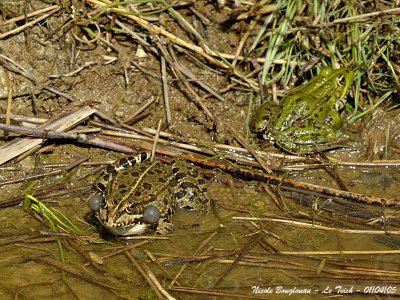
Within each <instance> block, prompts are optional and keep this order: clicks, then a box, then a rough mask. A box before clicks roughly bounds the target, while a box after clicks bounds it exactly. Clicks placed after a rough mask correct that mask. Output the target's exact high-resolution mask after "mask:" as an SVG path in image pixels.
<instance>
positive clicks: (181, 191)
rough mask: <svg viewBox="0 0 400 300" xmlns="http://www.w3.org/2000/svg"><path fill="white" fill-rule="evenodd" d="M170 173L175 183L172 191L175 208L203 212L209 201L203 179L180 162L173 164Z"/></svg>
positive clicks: (190, 167) (195, 171)
mask: <svg viewBox="0 0 400 300" xmlns="http://www.w3.org/2000/svg"><path fill="white" fill-rule="evenodd" d="M172 172H173V173H174V176H175V179H176V181H177V184H176V186H175V187H174V191H173V195H174V198H175V200H176V203H177V206H178V207H179V208H183V209H189V210H200V211H203V210H205V208H206V207H207V205H208V202H209V200H208V197H207V195H206V191H207V188H206V187H205V184H206V180H205V179H204V177H203V176H202V175H201V174H200V173H199V172H198V171H197V170H196V169H195V168H194V167H192V166H190V165H187V164H186V163H184V162H182V161H176V162H174V164H173V166H172Z"/></svg>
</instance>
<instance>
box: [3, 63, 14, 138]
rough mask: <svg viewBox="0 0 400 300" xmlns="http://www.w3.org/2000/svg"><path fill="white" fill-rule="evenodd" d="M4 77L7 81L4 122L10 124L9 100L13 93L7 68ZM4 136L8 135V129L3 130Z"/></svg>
mask: <svg viewBox="0 0 400 300" xmlns="http://www.w3.org/2000/svg"><path fill="white" fill-rule="evenodd" d="M4 75H5V76H4V77H5V79H6V82H7V89H8V91H7V107H6V124H7V125H10V124H11V102H12V94H13V80H12V78H10V74H9V73H8V71H7V70H5V72H4ZM4 136H5V137H7V136H8V131H5V132H4Z"/></svg>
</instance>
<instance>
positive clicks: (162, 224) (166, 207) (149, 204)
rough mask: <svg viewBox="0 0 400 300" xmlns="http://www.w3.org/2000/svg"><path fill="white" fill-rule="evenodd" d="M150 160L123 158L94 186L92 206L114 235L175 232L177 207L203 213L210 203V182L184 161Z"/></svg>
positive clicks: (133, 157) (145, 157)
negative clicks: (167, 163)
mask: <svg viewBox="0 0 400 300" xmlns="http://www.w3.org/2000/svg"><path fill="white" fill-rule="evenodd" d="M149 158H150V154H149V153H147V152H143V153H141V154H139V155H137V156H130V157H126V158H122V159H121V160H120V161H118V163H116V164H114V165H112V166H109V167H108V168H107V169H106V170H105V171H104V172H103V174H102V175H101V176H100V177H99V179H98V180H97V181H96V183H95V184H94V187H95V189H96V190H97V192H96V193H95V194H94V195H93V196H92V197H91V198H90V199H89V206H90V207H91V209H92V211H93V212H94V214H95V215H96V217H97V218H98V219H99V221H100V222H101V223H102V224H103V226H104V227H105V228H107V229H108V230H109V231H110V232H111V233H113V234H114V235H118V236H127V235H137V234H142V233H143V232H144V231H146V230H147V229H153V230H156V231H157V232H159V233H162V234H163V233H166V232H167V231H168V230H170V229H172V228H173V225H172V223H171V221H170V217H171V216H172V214H173V213H174V211H175V209H176V207H181V208H186V209H194V210H203V209H204V208H205V206H206V204H207V202H208V199H207V197H206V194H205V192H206V187H205V183H206V181H205V179H204V178H203V176H202V175H200V174H199V173H198V172H197V171H196V169H194V168H193V167H191V166H190V165H189V164H187V163H185V162H183V161H180V160H176V161H174V162H173V164H172V165H171V166H170V165H165V164H162V163H161V162H159V161H152V162H150V161H149ZM146 212H147V213H148V212H150V214H153V215H151V216H150V217H149V216H146ZM154 215H155V216H156V217H154ZM149 220H150V221H149Z"/></svg>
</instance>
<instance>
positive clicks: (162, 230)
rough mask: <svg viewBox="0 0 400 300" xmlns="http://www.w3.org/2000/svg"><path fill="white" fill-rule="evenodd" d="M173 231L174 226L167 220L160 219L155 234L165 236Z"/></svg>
mask: <svg viewBox="0 0 400 300" xmlns="http://www.w3.org/2000/svg"><path fill="white" fill-rule="evenodd" d="M173 229H174V224H173V223H172V222H171V221H170V220H169V219H160V221H159V222H158V225H157V229H156V230H157V233H159V234H167V233H168V232H169V231H171V230H173Z"/></svg>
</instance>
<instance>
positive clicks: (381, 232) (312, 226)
mask: <svg viewBox="0 0 400 300" xmlns="http://www.w3.org/2000/svg"><path fill="white" fill-rule="evenodd" d="M232 218H233V219H234V220H244V221H266V222H275V223H282V224H286V225H292V226H298V227H304V228H310V229H316V230H325V231H336V232H341V233H352V234H377V235H378V234H379V235H386V234H393V235H400V230H357V229H341V228H334V227H327V226H322V225H317V224H313V223H306V222H299V221H293V220H286V219H277V218H265V217H262V218H256V217H232Z"/></svg>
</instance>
